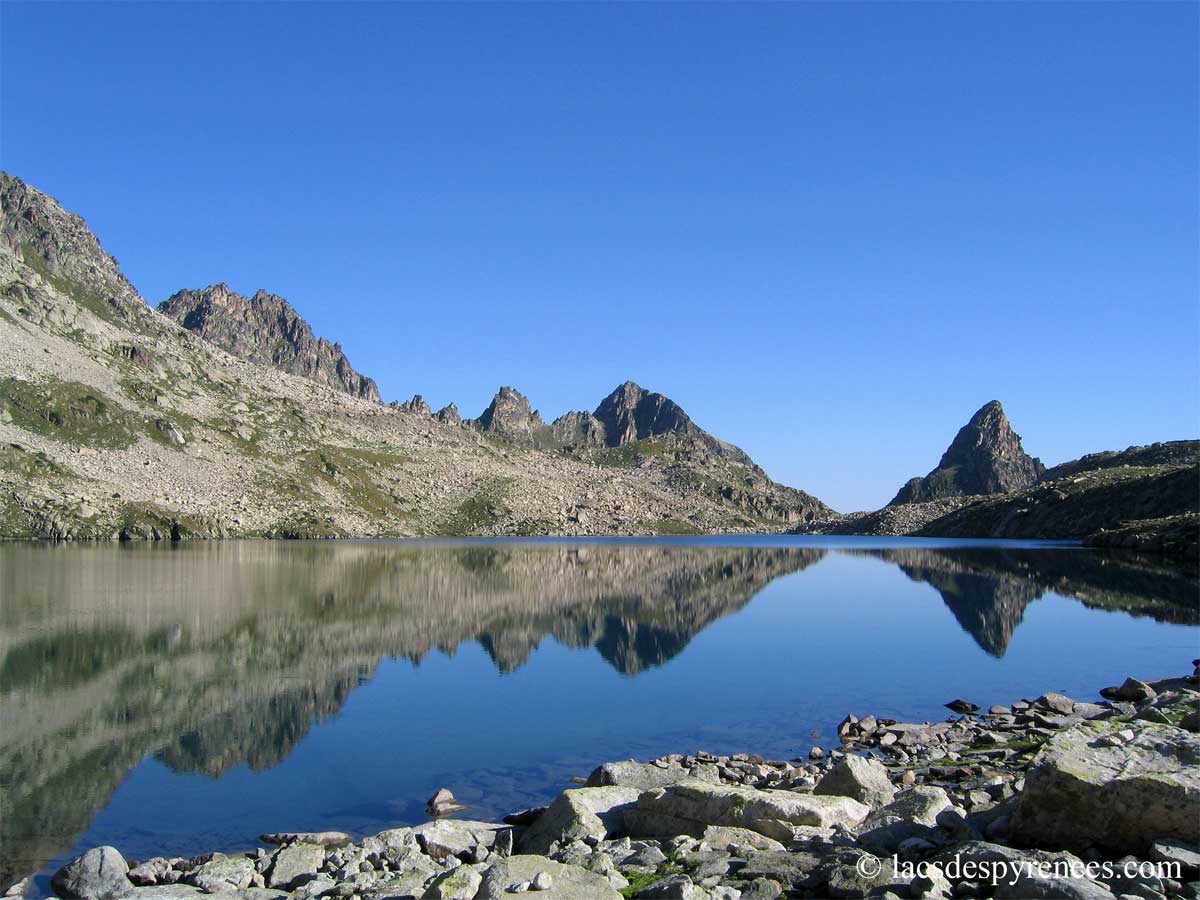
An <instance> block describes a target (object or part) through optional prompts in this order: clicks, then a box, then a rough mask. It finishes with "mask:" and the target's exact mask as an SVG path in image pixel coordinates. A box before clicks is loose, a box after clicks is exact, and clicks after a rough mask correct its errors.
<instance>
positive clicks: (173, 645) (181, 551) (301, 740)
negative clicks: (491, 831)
mask: <svg viewBox="0 0 1200 900" xmlns="http://www.w3.org/2000/svg"><path fill="white" fill-rule="evenodd" d="M1198 622H1200V610H1198V608H1197V579H1196V574H1195V572H1194V571H1191V572H1188V571H1187V570H1181V569H1178V568H1174V567H1171V566H1168V565H1164V564H1162V563H1160V562H1156V561H1153V560H1147V559H1145V558H1141V559H1139V558H1136V557H1129V556H1114V555H1110V554H1106V553H1102V552H1100V551H1094V550H1087V549H1083V548H1079V547H1074V546H1069V547H1055V546H1049V545H1038V544H1018V543H1014V542H992V543H987V542H962V541H959V542H950V541H917V540H899V541H895V540H894V541H887V540H878V539H853V538H850V539H847V538H837V539H832V538H782V537H781V538H745V539H680V540H644V541H583V540H555V541H525V542H517V541H496V542H485V541H469V542H468V541H463V542H456V543H423V542H353V543H327V542H323V543H277V542H226V543H212V544H208V543H185V544H181V545H176V546H164V547H155V546H108V545H102V546H41V545H4V546H0V792H2V796H0V799H2V802H3V807H2V809H0V813H2V815H0V881H2V883H3V885H5V886H7V885H8V884H9V883H10V882H11V881H12V880H14V879H16V878H20V877H22V876H24V875H26V874H29V873H30V872H34V871H39V870H40V871H43V872H47V871H53V868H54V867H55V866H56V865H57V864H58V863H59V861H60V860H62V859H64V858H66V857H69V856H71V855H72V854H74V853H76V852H79V851H80V850H81V849H86V848H87V847H92V846H96V845H99V844H113V845H115V846H117V847H119V848H120V849H121V850H122V851H123V852H124V853H125V854H126V855H127V856H132V857H139V858H143V859H144V858H146V857H147V856H151V855H156V854H165V855H168V856H170V855H192V854H195V853H199V852H202V851H207V850H212V849H227V850H231V849H238V848H243V847H246V846H251V845H254V844H255V842H256V839H257V836H258V835H259V834H260V833H262V832H265V831H280V830H307V829H324V828H338V829H344V830H348V831H352V832H359V833H373V832H376V831H379V830H381V829H383V828H387V827H391V826H394V825H397V824H410V823H413V822H417V821H422V820H424V818H425V815H424V810H423V805H424V801H425V799H426V798H427V797H429V796H430V795H431V794H432V793H433V792H434V791H435V790H436V789H437V788H439V787H442V786H447V787H449V788H451V789H452V790H453V791H454V793H455V794H456V795H458V797H459V798H461V799H464V800H465V801H466V802H467V803H469V804H470V809H469V810H468V812H467V813H466V814H467V815H470V816H471V817H472V818H481V819H490V818H493V817H498V816H501V815H503V814H504V813H506V812H511V811H514V810H516V809H520V808H522V807H526V806H531V805H535V804H538V803H544V802H546V801H547V800H548V799H549V798H551V797H552V796H553V795H554V794H555V793H557V792H558V791H559V790H561V789H562V788H563V787H565V786H567V785H568V782H569V779H570V778H571V776H574V775H586V774H587V773H588V772H589V771H590V770H591V769H592V768H593V767H594V766H595V765H596V764H597V763H599V762H601V761H604V760H608V759H621V758H627V757H631V756H632V757H638V758H647V757H651V756H654V755H658V754H660V753H665V752H673V751H680V752H689V751H694V750H696V749H705V750H709V751H712V752H738V751H748V752H758V753H762V754H764V755H768V756H772V757H777V758H791V757H794V756H806V755H807V753H808V750H809V748H810V747H812V746H813V745H814V744H824V745H825V746H830V745H831V744H832V743H834V741H833V737H832V736H833V735H835V734H836V725H837V722H838V721H839V720H840V719H841V718H842V716H844V715H845V714H846V713H847V712H855V713H858V714H860V715H862V714H865V713H868V712H870V713H875V714H878V715H885V716H891V717H893V718H897V719H902V720H904V719H916V720H937V719H941V718H943V717H944V716H945V715H946V710H945V709H943V708H942V705H941V704H942V703H944V702H946V701H947V700H950V699H952V698H954V697H958V696H962V697H966V698H968V699H970V700H972V701H974V702H976V703H979V704H981V705H983V706H985V707H986V706H987V705H989V704H991V703H1006V702H1009V701H1011V700H1013V699H1016V698H1018V697H1022V696H1037V695H1038V694H1040V693H1041V692H1043V691H1046V690H1059V691H1062V692H1064V693H1067V694H1072V695H1075V696H1079V697H1081V698H1088V699H1091V698H1094V696H1095V690H1096V688H1098V687H1099V686H1101V685H1103V684H1108V683H1115V682H1118V681H1120V680H1122V679H1123V678H1124V677H1125V676H1126V675H1128V674H1137V675H1139V676H1143V677H1157V676H1165V675H1172V674H1178V673H1180V672H1183V671H1185V670H1186V668H1187V667H1188V665H1189V661H1190V660H1191V659H1192V658H1193V657H1194V656H1196V655H1197V653H1198V651H1200V629H1198V628H1197V627H1196V626H1197V623H1198Z"/></svg>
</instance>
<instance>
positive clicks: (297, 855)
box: [267, 843, 325, 891]
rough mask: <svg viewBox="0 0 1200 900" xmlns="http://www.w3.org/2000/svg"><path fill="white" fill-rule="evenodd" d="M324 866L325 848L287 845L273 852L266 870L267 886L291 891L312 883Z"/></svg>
mask: <svg viewBox="0 0 1200 900" xmlns="http://www.w3.org/2000/svg"><path fill="white" fill-rule="evenodd" d="M324 864H325V848H324V847H322V846H321V845H320V844H300V843H297V844H288V845H287V846H286V847H283V848H281V849H279V850H276V851H275V858H274V859H273V860H272V862H271V867H270V868H269V869H268V870H267V884H268V885H270V886H271V887H273V888H280V889H281V890H285V891H292V890H295V889H296V888H298V887H300V886H301V885H302V884H305V883H306V882H309V881H312V880H313V879H314V878H316V877H317V873H318V872H320V871H321V866H323V865H324Z"/></svg>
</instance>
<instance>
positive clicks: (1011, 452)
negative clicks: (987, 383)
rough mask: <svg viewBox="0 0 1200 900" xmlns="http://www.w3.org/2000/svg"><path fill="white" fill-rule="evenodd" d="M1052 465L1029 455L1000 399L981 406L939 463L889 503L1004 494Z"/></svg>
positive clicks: (1032, 479)
mask: <svg viewBox="0 0 1200 900" xmlns="http://www.w3.org/2000/svg"><path fill="white" fill-rule="evenodd" d="M1045 470H1046V467H1045V466H1043V465H1042V462H1041V460H1039V459H1036V458H1034V457H1032V456H1029V455H1028V454H1027V453H1026V452H1025V448H1024V447H1022V446H1021V436H1020V435H1019V434H1017V433H1016V432H1015V431H1013V428H1012V425H1011V424H1010V423H1009V421H1008V416H1007V415H1006V414H1005V412H1004V407H1003V406H1002V405H1001V403H1000V401H999V400H992V401H990V402H988V403H985V404H984V405H983V406H982V407H980V409H979V411H978V412H976V413H975V415H973V416H971V420H970V421H969V422H968V423H967V424H966V425H964V426H963V427H962V428H960V429H959V431H958V434H957V435H955V437H954V440H953V441H952V442H951V443H950V446H949V447H948V448H947V449H946V452H945V453H943V454H942V458H941V460H940V461H939V462H938V465H937V468H935V469H934V470H933V471H932V472H930V473H929V474H928V475H926V476H925V477H924V478H914V479H912V480H911V481H909V482H908V483H907V484H905V485H904V487H902V488H901V489H900V492H899V493H898V494H896V496H895V497H894V498H893V499H892V502H891V503H890V504H889V506H894V505H896V504H899V503H922V502H925V501H928V500H938V499H941V498H943V497H963V496H974V495H977V494H1003V493H1007V492H1008V491H1015V490H1019V489H1021V488H1023V487H1027V486H1028V485H1030V484H1033V482H1035V481H1036V480H1037V478H1038V476H1039V475H1041V474H1042V472H1044V471H1045Z"/></svg>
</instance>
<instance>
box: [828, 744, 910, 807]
mask: <svg viewBox="0 0 1200 900" xmlns="http://www.w3.org/2000/svg"><path fill="white" fill-rule="evenodd" d="M813 793H816V794H823V795H834V796H839V797H852V798H853V799H855V800H857V801H858V802H859V803H865V804H866V805H867V806H870V807H872V808H873V809H874V808H878V807H880V806H886V805H887V804H888V803H890V802H891V801H892V797H893V796H894V795H895V793H896V788H895V786H894V785H893V784H892V782H891V779H889V778H888V773H887V768H885V767H884V765H883V763H881V762H880V761H879V760H877V759H875V758H873V757H866V756H856V755H850V756H846V757H843V758H842V759H841V760H839V761H838V763H837V764H836V765H835V766H834V767H833V768H832V769H830V770H829V771H828V772H826V773H825V775H824V777H823V778H822V779H821V780H820V781H818V782H817V786H816V787H815V788H814V789H813Z"/></svg>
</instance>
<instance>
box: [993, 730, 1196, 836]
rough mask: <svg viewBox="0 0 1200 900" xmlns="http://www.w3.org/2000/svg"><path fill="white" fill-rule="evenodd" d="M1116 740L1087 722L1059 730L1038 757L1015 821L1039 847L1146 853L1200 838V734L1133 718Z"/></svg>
mask: <svg viewBox="0 0 1200 900" xmlns="http://www.w3.org/2000/svg"><path fill="white" fill-rule="evenodd" d="M1129 728H1130V729H1131V730H1132V731H1133V732H1134V737H1133V739H1132V740H1130V741H1127V742H1124V743H1122V744H1119V745H1117V746H1112V745H1111V742H1108V741H1103V740H1101V738H1103V737H1104V736H1105V735H1106V734H1107V733H1108V732H1107V731H1105V730H1104V729H1102V728H1098V727H1096V726H1091V725H1085V726H1081V727H1078V728H1072V729H1069V730H1066V731H1063V732H1061V733H1059V734H1056V735H1055V736H1054V737H1052V738H1051V739H1050V740H1049V741H1047V742H1046V744H1044V745H1043V747H1042V749H1041V751H1040V752H1039V753H1038V755H1037V756H1036V757H1035V758H1034V760H1033V763H1032V766H1031V768H1030V770H1029V773H1028V774H1027V776H1026V778H1025V789H1024V791H1023V792H1022V794H1021V798H1020V801H1019V803H1018V805H1017V810H1016V813H1015V815H1014V817H1013V821H1012V834H1013V837H1014V838H1015V839H1017V840H1020V841H1022V842H1026V843H1029V844H1033V845H1035V846H1046V847H1053V848H1056V849H1057V848H1066V849H1069V850H1083V849H1086V848H1088V847H1091V846H1100V847H1105V848H1108V849H1110V850H1117V851H1121V852H1131V853H1139V852H1142V851H1144V850H1146V849H1147V848H1148V847H1149V846H1150V845H1151V844H1152V843H1153V842H1154V841H1156V840H1160V839H1171V838H1176V839H1180V840H1184V841H1189V840H1195V837H1196V827H1197V826H1196V823H1197V822H1200V736H1197V735H1195V734H1191V733H1190V732H1186V731H1183V730H1182V729H1179V728H1174V727H1171V726H1169V725H1155V724H1151V723H1147V722H1141V721H1138V722H1132V723H1129Z"/></svg>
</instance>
